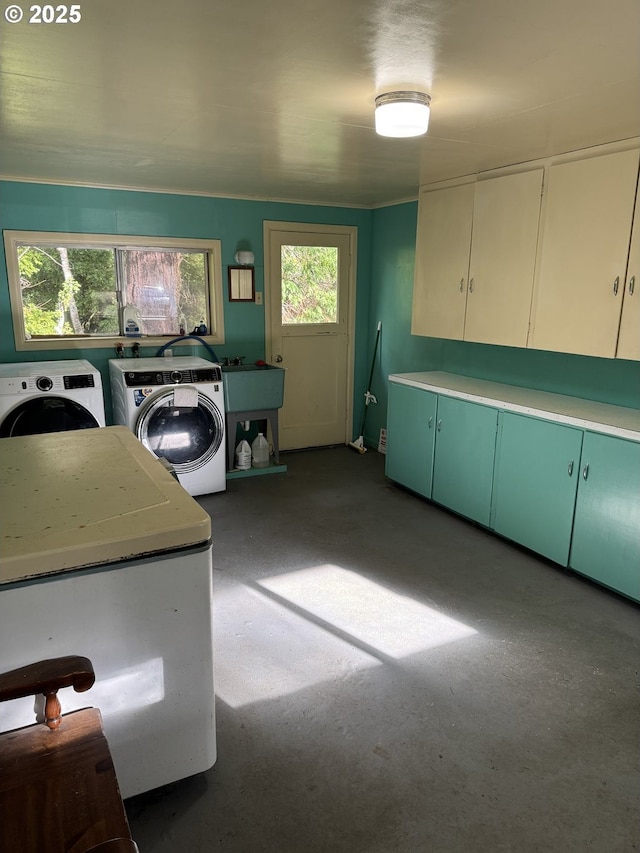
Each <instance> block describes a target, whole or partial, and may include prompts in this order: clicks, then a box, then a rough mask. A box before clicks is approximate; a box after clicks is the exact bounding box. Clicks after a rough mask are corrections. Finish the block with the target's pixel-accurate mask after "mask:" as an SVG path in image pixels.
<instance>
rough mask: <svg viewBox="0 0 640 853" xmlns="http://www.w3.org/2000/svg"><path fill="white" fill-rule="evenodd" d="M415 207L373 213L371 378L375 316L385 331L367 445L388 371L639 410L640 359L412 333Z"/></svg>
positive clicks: (383, 404) (381, 417) (377, 424)
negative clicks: (473, 380)
mask: <svg viewBox="0 0 640 853" xmlns="http://www.w3.org/2000/svg"><path fill="white" fill-rule="evenodd" d="M417 211H418V206H417V202H410V203H407V204H401V205H395V206H392V207H384V208H379V209H378V210H374V211H373V223H372V231H371V235H372V258H371V268H372V273H371V295H370V301H369V338H368V345H367V350H368V352H367V355H366V356H365V361H366V363H367V365H368V367H367V377H368V371H369V370H370V365H371V357H372V354H373V346H374V339H375V329H376V326H377V323H378V321H381V322H382V335H381V346H380V351H379V353H378V357H377V359H376V365H375V369H374V376H373V381H372V393H374V394H375V395H376V397H377V399H378V405H374V404H371V405H370V406H369V411H368V412H367V420H366V428H365V435H366V441H367V443H368V444H371V445H377V442H378V437H379V433H380V428H381V427H383V426H385V423H386V408H387V382H386V377H387V376H388V375H389V374H390V373H407V372H411V371H420V370H446V371H448V372H450V373H460V374H462V375H464V376H474V377H477V378H481V379H490V380H493V381H496V382H505V383H509V384H512V385H519V386H526V387H530V388H537V389H540V390H542V391H552V392H555V393H558V394H568V395H570V396H573V397H586V398H588V399H592V400H599V401H601V402H604V403H612V404H614V405H618V406H629V407H632V408H636V409H640V362H632V361H621V360H616V359H606V358H589V357H586V356H578V355H565V354H562V353H553V352H543V351H541V350H527V349H517V348H513V347H497V346H489V345H485V344H472V343H465V342H462V341H447V340H440V339H437V338H421V337H418V336H414V335H411V302H412V293H413V268H414V257H415V232H416V219H417ZM365 381H366V380H365ZM364 390H366V389H364V388H363V389H362V393H363V392H364Z"/></svg>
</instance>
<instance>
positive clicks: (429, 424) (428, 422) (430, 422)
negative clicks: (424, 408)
mask: <svg viewBox="0 0 640 853" xmlns="http://www.w3.org/2000/svg"><path fill="white" fill-rule="evenodd" d="M427 425H428V427H429V429H431V427H432V426H433V418H429V420H428V421H427Z"/></svg>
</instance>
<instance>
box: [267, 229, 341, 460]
mask: <svg viewBox="0 0 640 853" xmlns="http://www.w3.org/2000/svg"><path fill="white" fill-rule="evenodd" d="M263 225H264V229H263V235H264V236H263V240H264V338H265V356H266V360H267V361H268V362H269V363H271V362H272V360H273V357H274V353H273V346H272V337H271V282H270V280H269V270H270V269H271V260H272V258H271V235H272V234H273V233H275V232H293V233H297V234H300V233H302V234H304V233H307V234H326V235H330V234H336V235H340V236H341V237H347V238H348V240H349V275H348V281H347V287H348V294H347V322H346V326H347V387H346V395H347V399H346V405H345V424H344V443H345V444H347V442H349V441H351V438H352V434H353V388H354V376H353V372H354V365H355V317H356V282H357V270H356V267H357V251H358V228H357V226H356V225H326V224H315V223H310V222H278V221H274V220H265V221H264V223H263Z"/></svg>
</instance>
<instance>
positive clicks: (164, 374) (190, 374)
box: [124, 364, 222, 388]
mask: <svg viewBox="0 0 640 853" xmlns="http://www.w3.org/2000/svg"><path fill="white" fill-rule="evenodd" d="M124 381H125V383H126V385H127V387H128V388H141V387H144V388H146V387H148V386H151V385H155V386H157V385H182V384H184V383H194V382H200V383H202V382H222V368H221V367H219V365H217V364H213V365H211V367H199V368H197V369H195V370H128V371H127V372H126V373H125V374H124Z"/></svg>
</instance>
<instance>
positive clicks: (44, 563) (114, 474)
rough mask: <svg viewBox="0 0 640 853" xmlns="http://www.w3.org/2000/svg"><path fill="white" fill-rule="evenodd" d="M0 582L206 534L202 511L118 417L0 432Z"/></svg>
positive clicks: (199, 540) (201, 540)
mask: <svg viewBox="0 0 640 853" xmlns="http://www.w3.org/2000/svg"><path fill="white" fill-rule="evenodd" d="M0 507H1V510H0V512H1V514H0V542H1V543H2V544H1V545H0V584H3V583H8V582H11V581H15V580H22V579H27V578H35V577H40V576H45V575H50V574H54V573H57V572H64V571H70V570H72V569H77V568H84V567H87V566H97V565H103V564H106V563H114V562H118V561H121V560H126V559H131V558H137V557H143V556H145V557H146V556H148V555H154V554H155V555H159V554H161V553H163V552H165V551H168V550H173V549H179V548H183V547H188V546H191V545H198V544H205V543H207V542H208V541H209V539H210V536H211V520H210V518H209V515H208V514H207V513H206V512H205V511H204V510H203V509H202V508H201V507H200V506H199V504H198V503H196V501H194V500H193V498H192V497H191V496H190V495H189V494H187V492H186V491H185V490H184V489H183V488H182V486H181V485H180V484H179V483H178V482H177V480H175V478H174V477H172V475H171V474H170V473H169V472H168V471H167V470H166V469H165V468H164V467H163V466H162V465H161V463H160V462H158V460H157V459H155V457H154V456H153V455H152V454H151V453H150V452H149V451H148V450H147V449H146V448H145V447H143V445H142V444H141V443H140V442H139V441H138V440H137V439H136V437H135V436H134V435H133V433H131V432H130V431H129V430H128V429H127V428H126V427H123V426H114V427H104V428H102V429H87V430H73V431H71V432H59V433H48V434H46V435H33V436H24V437H13V438H2V439H0Z"/></svg>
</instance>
